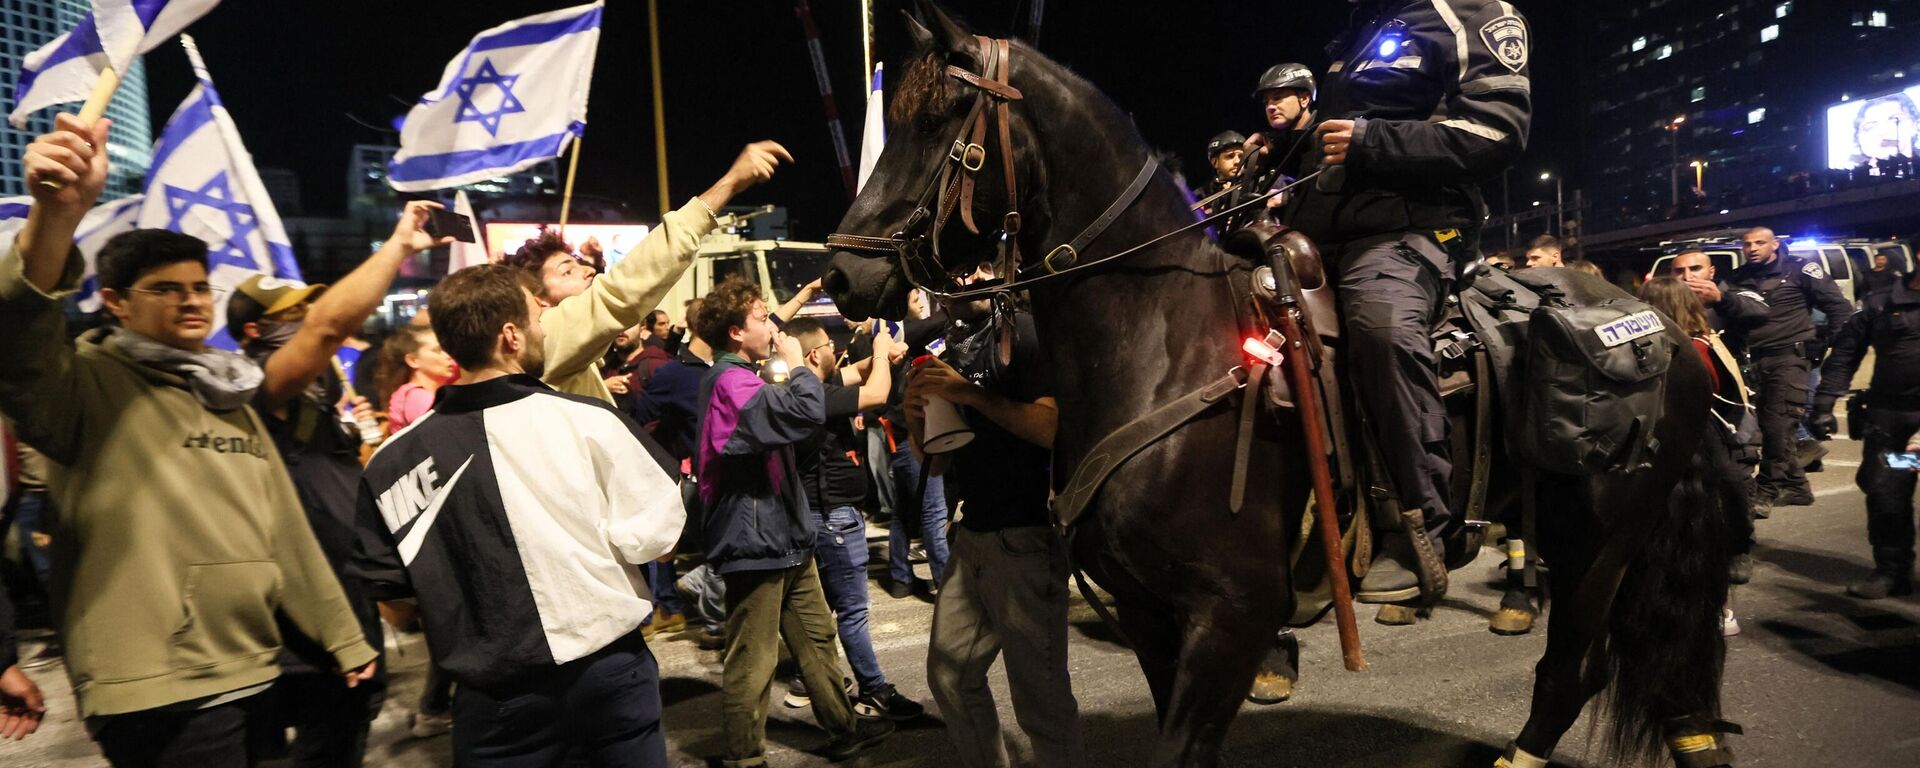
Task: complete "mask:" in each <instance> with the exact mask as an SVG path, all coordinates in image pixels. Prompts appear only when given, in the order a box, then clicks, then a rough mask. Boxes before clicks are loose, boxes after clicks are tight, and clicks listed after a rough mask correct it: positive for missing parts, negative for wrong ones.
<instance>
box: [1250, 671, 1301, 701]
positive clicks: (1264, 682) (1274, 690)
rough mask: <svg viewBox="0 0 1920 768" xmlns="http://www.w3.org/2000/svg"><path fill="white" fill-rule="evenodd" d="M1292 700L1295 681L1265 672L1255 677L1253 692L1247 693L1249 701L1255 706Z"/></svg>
mask: <svg viewBox="0 0 1920 768" xmlns="http://www.w3.org/2000/svg"><path fill="white" fill-rule="evenodd" d="M1291 698H1293V679H1292V678H1289V677H1286V676H1284V675H1275V674H1269V673H1265V672H1263V673H1261V674H1258V675H1255V676H1254V677H1253V690H1251V691H1248V692H1247V701H1251V702H1253V703H1255V704H1263V705H1264V704H1279V703H1280V702H1283V701H1286V700H1287V699H1291Z"/></svg>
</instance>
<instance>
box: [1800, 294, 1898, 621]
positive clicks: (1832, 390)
mask: <svg viewBox="0 0 1920 768" xmlns="http://www.w3.org/2000/svg"><path fill="white" fill-rule="evenodd" d="M1869 347H1871V348H1872V349H1873V351H1874V360H1875V362H1874V366H1873V382H1872V383H1871V384H1869V385H1868V387H1867V392H1866V394H1865V395H1862V396H1861V397H1862V398H1863V399H1864V401H1865V406H1866V407H1865V413H1864V414H1860V415H1856V417H1855V420H1853V421H1852V422H1851V423H1850V424H1849V427H1850V428H1851V429H1852V430H1853V431H1854V432H1855V433H1856V434H1858V435H1859V436H1860V437H1861V439H1862V440H1864V441H1865V442H1866V444H1865V445H1864V446H1862V448H1861V456H1860V471H1859V472H1858V473H1857V474H1855V475H1854V482H1856V483H1858V484H1859V485H1860V490H1862V491H1865V492H1866V494H1867V543H1868V544H1870V545H1872V547H1873V575H1871V576H1869V577H1868V578H1867V580H1866V581H1863V582H1860V583H1858V584H1854V585H1852V586H1849V587H1847V593H1848V594H1851V595H1853V596H1854V597H1859V598H1863V599H1867V600H1878V599H1881V598H1884V597H1888V596H1893V595H1910V594H1913V487H1914V476H1915V470H1912V469H1905V468H1895V467H1891V466H1888V463H1889V461H1888V458H1887V457H1888V455H1889V454H1898V453H1908V452H1912V451H1913V450H1914V443H1916V442H1920V440H1915V433H1916V432H1920V279H1910V280H1907V281H1904V282H1900V283H1896V284H1893V285H1890V286H1887V287H1884V288H1881V289H1880V290H1877V291H1874V292H1873V293H1872V294H1869V295H1868V296H1867V299H1866V301H1865V302H1864V303H1862V305H1861V307H1860V311H1859V312H1857V313H1855V314H1854V315H1853V316H1852V317H1851V318H1849V319H1848V320H1847V322H1846V324H1845V325H1843V326H1841V328H1840V332H1839V334H1838V335H1836V336H1835V337H1834V341H1833V349H1832V351H1831V352H1829V353H1828V354H1827V362H1826V365H1824V366H1822V367H1821V369H1820V374H1821V375H1820V391H1819V392H1817V393H1816V394H1815V395H1814V398H1813V411H1814V412H1813V414H1812V417H1811V418H1810V419H1809V420H1808V421H1809V427H1810V428H1811V431H1812V432H1813V433H1814V434H1815V436H1816V437H1825V436H1826V435H1830V434H1833V430H1834V426H1835V422H1834V418H1833V403H1834V401H1835V400H1838V399H1839V398H1840V396H1841V395H1844V394H1846V392H1847V388H1848V387H1850V386H1852V383H1853V375H1854V373H1855V372H1856V371H1858V370H1859V368H1860V361H1861V359H1862V358H1863V357H1865V356H1866V353H1867V349H1868V348H1869Z"/></svg>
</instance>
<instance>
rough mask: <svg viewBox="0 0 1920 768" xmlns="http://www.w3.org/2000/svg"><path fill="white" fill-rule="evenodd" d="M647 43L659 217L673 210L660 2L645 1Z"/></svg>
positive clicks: (653, 0)
mask: <svg viewBox="0 0 1920 768" xmlns="http://www.w3.org/2000/svg"><path fill="white" fill-rule="evenodd" d="M647 43H648V47H649V48H651V49H652V57H653V153H654V157H655V160H656V161H657V163H658V165H659V168H658V171H659V173H660V215H661V216H666V215H667V212H668V211H671V210H673V200H672V199H670V198H668V197H667V194H668V193H667V99H666V96H665V94H664V92H663V91H662V86H661V84H660V81H661V77H660V0H647Z"/></svg>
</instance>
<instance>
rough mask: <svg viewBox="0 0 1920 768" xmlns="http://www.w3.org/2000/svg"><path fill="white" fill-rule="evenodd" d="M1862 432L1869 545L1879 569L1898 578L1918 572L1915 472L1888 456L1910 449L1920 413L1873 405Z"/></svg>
mask: <svg viewBox="0 0 1920 768" xmlns="http://www.w3.org/2000/svg"><path fill="white" fill-rule="evenodd" d="M1866 416H1867V422H1866V424H1865V425H1864V426H1865V429H1864V430H1862V433H1863V434H1862V436H1863V438H1864V445H1863V446H1862V447H1861V455H1860V471H1859V472H1857V473H1855V474H1854V478H1853V479H1854V482H1855V483H1858V484H1859V485H1860V490H1862V491H1865V492H1866V494H1867V543H1868V544H1869V545H1871V546H1872V547H1873V567H1874V570H1875V571H1878V572H1881V573H1887V574H1891V575H1894V576H1900V577H1907V576H1911V575H1912V574H1913V487H1914V478H1915V476H1916V475H1915V473H1914V472H1913V470H1910V469H1892V468H1890V467H1888V466H1887V459H1886V455H1887V454H1889V453H1900V452H1902V451H1905V450H1906V449H1907V442H1908V441H1910V440H1912V439H1913V436H1914V433H1915V432H1916V431H1920V411H1895V410H1886V409H1880V408H1868V409H1867V412H1866Z"/></svg>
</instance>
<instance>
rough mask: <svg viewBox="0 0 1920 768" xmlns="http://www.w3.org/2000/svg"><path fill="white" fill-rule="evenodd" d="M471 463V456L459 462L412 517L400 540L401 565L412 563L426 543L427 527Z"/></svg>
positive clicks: (430, 525) (429, 526)
mask: <svg viewBox="0 0 1920 768" xmlns="http://www.w3.org/2000/svg"><path fill="white" fill-rule="evenodd" d="M472 463H473V457H472V456H468V457H467V460H466V461H464V462H461V464H460V468H459V469H456V470H454V471H453V476H452V477H449V478H447V482H446V483H445V484H443V485H441V486H440V490H437V491H434V492H433V499H432V500H431V501H428V502H427V508H426V509H425V510H423V511H421V513H420V517H418V518H415V519H414V521H413V527H412V528H409V529H407V537H406V538H404V539H401V540H400V548H399V549H400V564H401V565H413V558H414V556H416V555H418V554H420V546H421V545H422V544H425V543H427V529H428V528H432V527H433V521H434V518H437V517H439V516H440V505H442V504H445V503H447V496H448V495H449V494H451V492H452V491H453V486H454V484H456V483H459V482H460V476H461V475H464V474H466V473H467V465H469V464H472Z"/></svg>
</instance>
